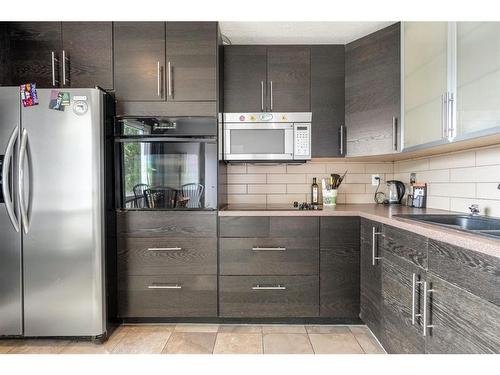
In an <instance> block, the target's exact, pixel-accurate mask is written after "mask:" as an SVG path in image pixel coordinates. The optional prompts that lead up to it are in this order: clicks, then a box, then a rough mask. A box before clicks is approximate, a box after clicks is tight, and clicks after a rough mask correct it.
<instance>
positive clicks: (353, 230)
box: [320, 216, 360, 252]
mask: <svg viewBox="0 0 500 375" xmlns="http://www.w3.org/2000/svg"><path fill="white" fill-rule="evenodd" d="M359 226H360V225H359V217H355V216H353V217H349V216H345V217H321V218H320V241H321V242H320V247H321V251H334V252H335V251H337V250H341V251H345V250H346V249H349V250H352V251H359V241H360V229H359Z"/></svg>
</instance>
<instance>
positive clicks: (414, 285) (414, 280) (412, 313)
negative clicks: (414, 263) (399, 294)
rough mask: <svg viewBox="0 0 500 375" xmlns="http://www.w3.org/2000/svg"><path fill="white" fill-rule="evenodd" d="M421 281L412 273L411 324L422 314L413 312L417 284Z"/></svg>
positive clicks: (421, 282)
mask: <svg viewBox="0 0 500 375" xmlns="http://www.w3.org/2000/svg"><path fill="white" fill-rule="evenodd" d="M423 283H424V282H423V281H417V274H416V273H414V274H413V277H412V283H411V324H412V325H415V322H416V317H421V316H422V314H417V313H416V312H415V307H416V299H417V285H421V284H423Z"/></svg>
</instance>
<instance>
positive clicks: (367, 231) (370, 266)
mask: <svg viewBox="0 0 500 375" xmlns="http://www.w3.org/2000/svg"><path fill="white" fill-rule="evenodd" d="M381 227H382V225H381V224H379V223H375V222H372V221H369V220H365V219H361V254H360V259H361V265H360V310H361V312H360V314H359V316H360V318H361V319H362V320H363V321H364V322H365V323H366V325H367V326H368V327H369V328H370V329H371V331H372V332H373V333H374V334H375V336H377V337H380V333H381V314H382V313H381V303H382V284H381V282H382V280H381V273H380V271H381V264H380V261H379V260H377V259H375V260H374V259H373V254H374V253H373V228H375V231H376V232H380V230H381ZM380 244H381V241H380V237H379V236H377V235H376V236H375V244H374V246H375V256H376V257H378V254H379V250H380V249H379V248H380V246H379V245H380Z"/></svg>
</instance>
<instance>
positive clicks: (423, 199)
mask: <svg viewBox="0 0 500 375" xmlns="http://www.w3.org/2000/svg"><path fill="white" fill-rule="evenodd" d="M407 205H408V206H410V207H417V208H425V207H427V184H424V183H414V184H413V185H412V186H411V191H410V194H409V195H408V200H407Z"/></svg>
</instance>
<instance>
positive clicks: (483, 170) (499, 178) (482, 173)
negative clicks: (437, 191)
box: [450, 165, 500, 183]
mask: <svg viewBox="0 0 500 375" xmlns="http://www.w3.org/2000/svg"><path fill="white" fill-rule="evenodd" d="M450 181H451V182H498V183H500V165H489V166H483V167H472V168H457V169H451V170H450Z"/></svg>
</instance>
